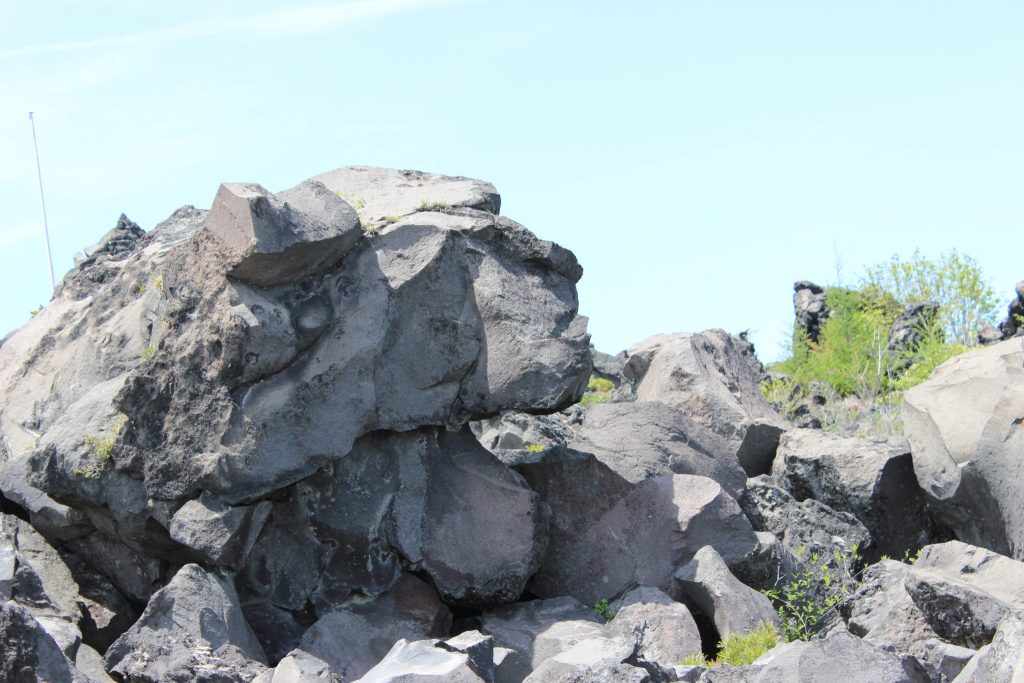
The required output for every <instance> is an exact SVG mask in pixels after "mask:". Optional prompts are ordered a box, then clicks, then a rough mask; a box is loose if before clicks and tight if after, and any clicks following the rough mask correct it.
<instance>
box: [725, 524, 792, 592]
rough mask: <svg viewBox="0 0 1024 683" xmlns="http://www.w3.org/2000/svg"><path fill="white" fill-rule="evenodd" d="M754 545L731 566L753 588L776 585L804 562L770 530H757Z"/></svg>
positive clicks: (738, 577) (785, 579)
mask: <svg viewBox="0 0 1024 683" xmlns="http://www.w3.org/2000/svg"><path fill="white" fill-rule="evenodd" d="M755 535H756V536H757V545H756V546H755V547H754V549H753V550H752V551H751V553H750V555H748V556H747V557H746V558H744V559H743V561H742V562H741V563H739V564H737V565H736V566H735V567H733V568H732V571H733V574H734V575H735V576H736V578H737V579H739V580H740V581H741V582H743V583H744V584H745V585H747V586H750V587H751V588H756V589H757V590H763V589H765V588H773V587H777V586H779V585H781V584H783V583H785V582H786V581H787V580H788V579H789V578H790V577H792V576H794V575H795V574H796V573H797V572H799V571H800V570H801V569H802V568H803V566H804V564H805V562H804V560H803V559H802V558H801V557H800V556H799V555H797V554H796V552H795V551H794V550H792V549H791V548H789V547H788V546H786V545H783V544H782V542H781V541H780V540H779V539H778V537H777V536H776V535H775V534H773V533H771V532H770V531H757V532H755Z"/></svg>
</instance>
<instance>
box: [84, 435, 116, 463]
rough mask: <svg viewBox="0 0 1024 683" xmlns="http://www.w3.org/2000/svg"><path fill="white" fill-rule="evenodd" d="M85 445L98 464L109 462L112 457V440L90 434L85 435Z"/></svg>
mask: <svg viewBox="0 0 1024 683" xmlns="http://www.w3.org/2000/svg"><path fill="white" fill-rule="evenodd" d="M85 445H86V446H87V447H88V448H89V452H90V453H92V454H93V456H95V458H96V459H97V460H99V461H100V462H110V461H111V460H112V459H113V457H114V439H113V437H111V438H108V439H102V438H100V437H98V436H93V435H92V434H86V435H85Z"/></svg>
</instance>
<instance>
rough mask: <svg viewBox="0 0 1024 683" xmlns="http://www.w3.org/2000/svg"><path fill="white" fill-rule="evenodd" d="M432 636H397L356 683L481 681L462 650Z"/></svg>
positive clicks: (458, 682)
mask: <svg viewBox="0 0 1024 683" xmlns="http://www.w3.org/2000/svg"><path fill="white" fill-rule="evenodd" d="M439 645H440V643H438V642H436V641H432V640H417V641H414V642H409V641H407V640H404V639H403V640H399V641H398V642H396V643H395V646H394V647H393V648H391V651H390V652H388V653H387V656H386V657H384V659H382V660H381V662H380V663H379V664H378V665H377V666H375V667H373V668H372V669H371V670H369V671H367V672H366V675H364V676H363V677H362V678H360V679H359V681H360V683H434V682H436V683H483V682H484V681H486V680H487V679H485V678H483V677H481V676H480V675H479V674H477V672H476V671H474V670H473V667H472V666H471V665H470V658H469V656H468V655H467V654H465V653H463V652H457V651H452V650H449V649H447V648H444V647H439Z"/></svg>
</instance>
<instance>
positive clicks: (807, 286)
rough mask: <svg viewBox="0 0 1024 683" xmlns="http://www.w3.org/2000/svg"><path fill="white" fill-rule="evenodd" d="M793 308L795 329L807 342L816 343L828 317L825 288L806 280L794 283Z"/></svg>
mask: <svg viewBox="0 0 1024 683" xmlns="http://www.w3.org/2000/svg"><path fill="white" fill-rule="evenodd" d="M793 308H794V309H795V310H796V328H797V329H798V330H802V331H803V333H804V334H806V335H807V339H808V340H809V341H812V342H817V341H818V338H819V336H820V335H821V328H823V327H824V326H825V323H826V322H828V317H829V310H828V306H827V305H826V304H825V288H824V287H821V286H819V285H816V284H814V283H813V282H808V281H807V280H800V281H799V282H796V283H794V284H793Z"/></svg>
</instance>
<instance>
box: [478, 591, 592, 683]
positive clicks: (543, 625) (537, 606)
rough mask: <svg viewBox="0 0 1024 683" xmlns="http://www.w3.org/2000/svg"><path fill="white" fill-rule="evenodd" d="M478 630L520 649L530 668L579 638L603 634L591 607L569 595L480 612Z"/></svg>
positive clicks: (495, 640)
mask: <svg viewBox="0 0 1024 683" xmlns="http://www.w3.org/2000/svg"><path fill="white" fill-rule="evenodd" d="M480 630H481V631H482V632H483V633H485V634H488V635H491V636H494V642H495V645H497V646H499V647H504V648H508V649H510V650H514V651H516V652H518V653H520V654H521V655H522V656H523V657H524V658H525V659H526V661H527V663H528V665H529V668H530V669H531V670H533V669H536V668H537V667H538V666H540V664H541V663H542V662H543V661H544V660H546V659H548V658H549V657H553V656H554V655H556V654H559V653H561V652H565V651H566V650H568V649H569V648H571V647H573V646H574V645H575V644H576V643H578V642H580V641H582V640H587V639H591V638H604V637H605V635H606V633H607V630H606V628H605V627H604V625H603V624H602V623H601V619H599V618H598V616H597V615H596V614H595V613H594V610H593V609H590V608H588V607H586V606H584V605H583V604H582V603H580V602H579V601H578V600H575V599H574V598H570V597H559V598H551V599H548V600H533V601H531V602H524V603H518V604H513V605H507V606H505V607H499V608H498V609H495V610H492V611H489V612H484V614H483V617H482V618H481V625H480Z"/></svg>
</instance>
